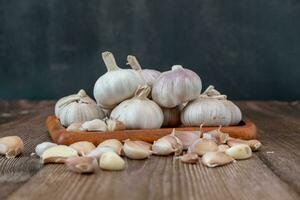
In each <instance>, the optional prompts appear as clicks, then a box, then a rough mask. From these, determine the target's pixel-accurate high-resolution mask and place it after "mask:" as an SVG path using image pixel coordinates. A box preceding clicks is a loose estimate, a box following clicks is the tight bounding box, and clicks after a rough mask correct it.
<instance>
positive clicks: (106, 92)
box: [94, 52, 145, 109]
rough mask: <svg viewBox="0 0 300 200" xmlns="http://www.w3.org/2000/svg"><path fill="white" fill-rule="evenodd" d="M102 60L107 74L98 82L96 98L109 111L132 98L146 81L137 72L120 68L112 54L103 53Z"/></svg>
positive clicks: (95, 87) (95, 91)
mask: <svg viewBox="0 0 300 200" xmlns="http://www.w3.org/2000/svg"><path fill="white" fill-rule="evenodd" d="M102 58H103V60H104V63H105V65H106V67H107V72H106V73H105V74H104V75H102V76H101V77H100V78H99V79H98V80H97V81H96V83H95V86H94V97H95V99H96V100H97V103H98V104H99V105H100V106H101V107H103V108H106V109H109V108H114V107H115V106H116V105H117V104H119V103H120V102H122V101H124V100H125V99H128V98H130V97H132V96H133V95H134V92H135V91H136V89H137V87H138V85H140V84H144V83H145V80H144V79H143V77H142V76H141V75H140V74H139V72H137V71H136V70H133V69H121V68H119V67H118V66H117V64H116V61H115V58H114V56H113V54H112V53H110V52H103V53H102Z"/></svg>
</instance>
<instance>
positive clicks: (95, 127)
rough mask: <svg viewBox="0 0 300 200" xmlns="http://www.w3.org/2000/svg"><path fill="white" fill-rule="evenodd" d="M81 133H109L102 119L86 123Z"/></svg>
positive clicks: (82, 126)
mask: <svg viewBox="0 0 300 200" xmlns="http://www.w3.org/2000/svg"><path fill="white" fill-rule="evenodd" d="M80 130H81V131H103V132H104V131H107V126H106V124H105V122H104V121H102V120H101V119H94V120H91V121H86V122H84V123H83V124H82V125H81V128H80Z"/></svg>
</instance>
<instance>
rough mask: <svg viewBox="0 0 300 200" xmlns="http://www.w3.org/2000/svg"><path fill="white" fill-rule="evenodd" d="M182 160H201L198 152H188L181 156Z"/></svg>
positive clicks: (190, 161)
mask: <svg viewBox="0 0 300 200" xmlns="http://www.w3.org/2000/svg"><path fill="white" fill-rule="evenodd" d="M179 158H180V160H181V162H183V163H190V164H195V163H198V162H199V156H198V154H196V153H186V154H184V155H183V156H180V157H179Z"/></svg>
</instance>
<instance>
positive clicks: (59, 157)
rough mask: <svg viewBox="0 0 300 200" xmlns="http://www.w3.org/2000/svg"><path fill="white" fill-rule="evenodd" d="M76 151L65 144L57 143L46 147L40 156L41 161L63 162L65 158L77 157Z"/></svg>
mask: <svg viewBox="0 0 300 200" xmlns="http://www.w3.org/2000/svg"><path fill="white" fill-rule="evenodd" d="M77 156H78V154H77V151H76V150H74V149H72V148H71V147H68V146H65V145H57V146H54V147H50V148H49V149H47V150H46V151H45V152H44V153H43V154H42V156H41V158H42V162H43V163H44V164H46V163H64V162H65V160H66V159H67V158H71V157H77Z"/></svg>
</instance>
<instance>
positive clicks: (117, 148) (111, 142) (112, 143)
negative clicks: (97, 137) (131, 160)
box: [97, 139, 123, 155]
mask: <svg viewBox="0 0 300 200" xmlns="http://www.w3.org/2000/svg"><path fill="white" fill-rule="evenodd" d="M101 147H111V148H113V149H114V152H115V153H117V154H118V155H121V151H122V147H123V145H122V143H121V142H120V141H119V140H117V139H108V140H104V141H103V142H101V143H100V144H99V145H98V146H97V149H98V148H101Z"/></svg>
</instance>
